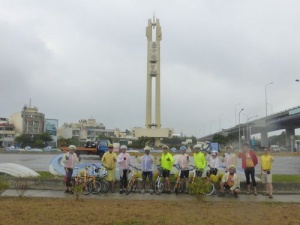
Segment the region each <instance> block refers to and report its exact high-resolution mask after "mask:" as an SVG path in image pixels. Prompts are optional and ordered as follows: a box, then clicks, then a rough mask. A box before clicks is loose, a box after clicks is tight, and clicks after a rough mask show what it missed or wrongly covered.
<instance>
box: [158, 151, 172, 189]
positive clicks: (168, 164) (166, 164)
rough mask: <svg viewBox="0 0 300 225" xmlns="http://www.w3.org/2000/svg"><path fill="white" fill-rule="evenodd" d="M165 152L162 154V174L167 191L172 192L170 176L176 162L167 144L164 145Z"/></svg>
mask: <svg viewBox="0 0 300 225" xmlns="http://www.w3.org/2000/svg"><path fill="white" fill-rule="evenodd" d="M162 150H163V153H162V155H161V159H160V163H161V168H162V176H163V178H164V182H165V190H166V193H168V194H170V193H171V190H170V181H169V176H170V172H171V170H172V167H173V164H174V158H173V156H172V154H171V153H170V152H169V147H168V146H167V145H164V146H162Z"/></svg>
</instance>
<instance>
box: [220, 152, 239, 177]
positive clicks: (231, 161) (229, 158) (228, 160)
mask: <svg viewBox="0 0 300 225" xmlns="http://www.w3.org/2000/svg"><path fill="white" fill-rule="evenodd" d="M225 150H226V153H225V154H223V158H222V162H224V163H225V170H226V171H225V172H227V171H228V170H229V166H231V165H235V166H236V165H237V156H236V155H235V154H234V153H233V152H232V150H233V149H232V146H226V147H225Z"/></svg>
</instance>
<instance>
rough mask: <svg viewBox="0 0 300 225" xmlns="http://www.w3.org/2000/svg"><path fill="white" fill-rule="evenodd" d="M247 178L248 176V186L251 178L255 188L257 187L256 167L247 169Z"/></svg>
mask: <svg viewBox="0 0 300 225" xmlns="http://www.w3.org/2000/svg"><path fill="white" fill-rule="evenodd" d="M245 176H246V184H247V185H249V184H250V176H251V180H252V185H253V187H256V181H255V169H254V167H246V169H245Z"/></svg>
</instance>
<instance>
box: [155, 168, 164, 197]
mask: <svg viewBox="0 0 300 225" xmlns="http://www.w3.org/2000/svg"><path fill="white" fill-rule="evenodd" d="M156 167H157V172H158V175H157V178H156V180H155V182H154V191H155V193H156V194H157V195H160V194H161V193H162V192H163V191H164V189H165V184H164V183H163V182H162V181H161V179H162V168H161V165H156Z"/></svg>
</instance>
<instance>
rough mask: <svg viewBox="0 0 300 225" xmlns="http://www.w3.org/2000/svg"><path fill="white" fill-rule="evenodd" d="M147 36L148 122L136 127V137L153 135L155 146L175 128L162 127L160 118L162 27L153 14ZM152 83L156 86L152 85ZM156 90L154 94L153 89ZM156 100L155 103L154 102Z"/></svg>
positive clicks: (134, 131) (169, 135) (147, 28)
mask: <svg viewBox="0 0 300 225" xmlns="http://www.w3.org/2000/svg"><path fill="white" fill-rule="evenodd" d="M146 37H147V89H146V124H145V128H142V127H134V128H133V132H132V133H133V136H134V137H153V138H155V146H157V147H158V146H160V145H161V142H160V139H161V138H164V137H169V138H170V137H172V134H173V130H172V129H169V128H162V127H161V118H160V41H161V28H160V24H159V20H158V19H156V18H155V17H154V16H153V21H152V20H151V19H149V20H148V26H147V27H146ZM152 84H155V86H153V87H152ZM153 89H154V90H155V93H154V96H153V93H152V90H153ZM152 100H154V101H155V102H154V104H152ZM152 106H155V108H154V121H152V113H153V111H152Z"/></svg>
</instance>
